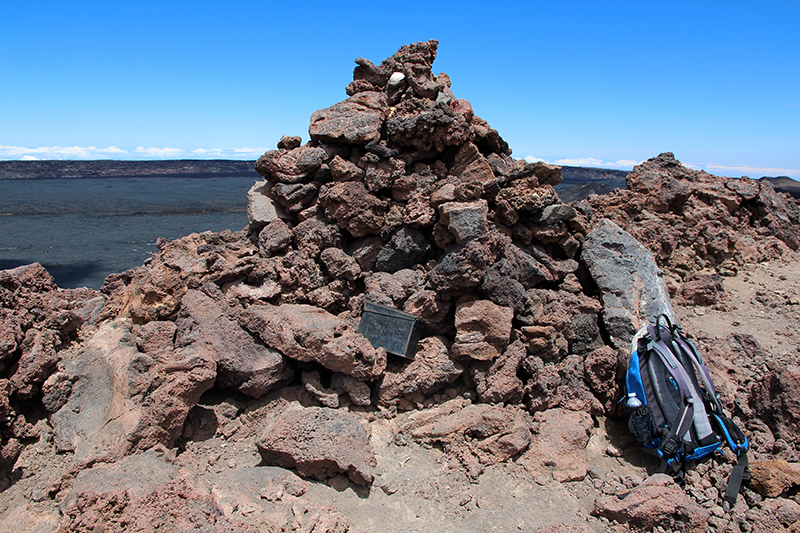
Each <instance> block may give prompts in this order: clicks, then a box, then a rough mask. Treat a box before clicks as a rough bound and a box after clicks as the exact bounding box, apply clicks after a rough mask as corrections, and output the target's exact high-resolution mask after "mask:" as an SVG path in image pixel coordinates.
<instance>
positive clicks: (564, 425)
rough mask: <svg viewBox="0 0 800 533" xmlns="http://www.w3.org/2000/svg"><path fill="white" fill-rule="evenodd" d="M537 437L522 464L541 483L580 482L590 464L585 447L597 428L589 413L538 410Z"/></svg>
mask: <svg viewBox="0 0 800 533" xmlns="http://www.w3.org/2000/svg"><path fill="white" fill-rule="evenodd" d="M533 420H534V423H533V440H532V442H531V445H530V448H529V449H528V450H527V451H526V452H525V453H524V454H523V456H522V457H521V458H520V459H519V463H520V464H521V465H522V466H524V467H525V469H526V470H528V471H530V472H531V473H532V474H533V475H534V477H535V478H536V479H537V480H538V481H539V482H541V483H547V482H549V481H550V480H551V479H555V480H556V481H559V482H564V481H579V480H581V479H583V478H584V477H586V473H587V471H588V470H589V465H588V464H587V462H586V457H585V456H584V454H583V450H584V449H585V448H586V445H587V444H588V443H589V432H590V431H591V429H592V427H593V423H592V418H591V416H589V414H588V413H584V412H577V411H565V410H563V409H559V408H556V409H550V410H548V411H544V412H540V413H536V414H535V415H534V419H533Z"/></svg>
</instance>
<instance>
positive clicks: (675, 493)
mask: <svg viewBox="0 0 800 533" xmlns="http://www.w3.org/2000/svg"><path fill="white" fill-rule="evenodd" d="M592 512H593V514H596V515H601V516H605V517H607V518H611V519H613V520H616V521H617V522H619V523H623V524H627V525H628V526H629V527H630V530H631V531H642V532H644V531H653V530H654V529H655V528H656V527H663V528H666V529H667V530H669V531H687V532H693V533H700V532H702V531H708V519H709V518H710V513H709V512H708V511H707V510H705V509H703V508H702V507H700V506H699V505H698V504H697V503H695V502H694V501H693V500H692V499H691V498H689V496H687V495H686V493H685V492H684V491H683V490H682V489H681V488H680V487H678V486H677V485H676V484H675V483H674V482H673V481H672V478H671V477H669V476H668V475H666V474H655V475H653V476H651V477H649V478H647V479H646V480H645V481H644V482H643V483H642V484H641V485H639V486H638V487H636V488H634V489H633V490H631V491H629V492H626V493H624V494H620V495H618V496H602V497H600V498H598V499H597V500H595V505H594V511H592Z"/></svg>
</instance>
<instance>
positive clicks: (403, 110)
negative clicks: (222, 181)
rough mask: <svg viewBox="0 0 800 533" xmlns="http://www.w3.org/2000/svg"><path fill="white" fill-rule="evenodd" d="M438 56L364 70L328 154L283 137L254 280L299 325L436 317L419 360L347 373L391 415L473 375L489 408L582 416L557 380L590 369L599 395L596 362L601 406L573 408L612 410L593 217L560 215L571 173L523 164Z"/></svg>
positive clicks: (428, 48)
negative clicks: (381, 311)
mask: <svg viewBox="0 0 800 533" xmlns="http://www.w3.org/2000/svg"><path fill="white" fill-rule="evenodd" d="M437 44H438V43H437V42H436V41H429V42H425V43H416V44H412V45H407V46H403V47H402V48H401V49H400V50H399V51H398V52H397V53H396V54H394V55H393V56H391V57H389V58H388V59H386V60H384V61H383V62H382V63H380V65H375V64H373V63H372V62H370V61H369V60H366V59H363V58H359V59H356V63H357V65H358V66H357V67H356V68H355V70H354V73H353V82H352V83H350V84H349V85H348V86H347V88H346V92H347V94H348V95H349V98H347V99H346V100H344V101H342V102H339V103H337V104H334V105H332V106H331V107H328V108H326V109H321V110H319V111H316V112H315V113H314V114H313V115H312V116H311V124H310V126H309V134H310V137H311V140H310V141H309V142H308V143H307V144H305V145H302V146H301V139H300V138H299V137H283V138H282V139H281V140H280V142H279V143H278V149H277V150H272V151H269V152H267V153H266V154H264V155H263V156H262V157H261V158H260V159H259V160H258V161H257V163H256V170H257V171H258V172H259V173H260V174H261V175H262V176H264V178H265V181H264V182H261V183H258V184H256V186H255V187H254V188H253V190H251V192H250V195H249V197H250V202H249V214H250V228H249V229H250V232H251V235H252V238H253V240H254V242H256V243H257V245H258V250H259V255H260V256H261V257H262V258H264V267H262V269H261V272H263V274H262V278H260V279H257V280H254V281H255V282H256V283H259V284H260V285H258V286H259V290H261V291H262V294H264V293H265V292H264V291H266V296H267V297H266V298H263V299H264V300H266V301H268V302H269V303H271V304H277V305H279V307H275V308H274V311H270V313H272V314H275V315H276V316H277V317H279V318H277V319H276V320H279V321H280V322H282V323H284V324H287V323H291V322H292V319H291V318H290V317H289V316H287V313H289V312H290V311H289V310H292V311H291V312H292V313H295V312H300V310H304V311H303V312H304V313H305V312H309V313H310V312H312V311H308V308H305V307H302V306H307V305H311V306H314V309H315V311H313V313H318V312H320V311H319V309H324V310H325V311H326V312H327V313H330V315H331V316H332V315H338V316H339V317H340V318H345V319H348V318H351V319H355V318H357V317H358V316H360V315H361V312H362V308H363V303H364V301H371V302H375V303H379V304H383V305H386V306H390V307H394V308H397V309H401V310H404V311H406V312H408V313H411V314H413V315H415V316H417V317H419V318H421V319H423V320H424V321H425V330H424V334H423V336H424V338H423V340H422V342H421V343H420V352H419V353H418V354H417V356H416V358H415V360H414V361H413V362H408V361H405V360H395V359H394V358H389V360H388V362H387V363H386V365H387V366H386V368H385V369H384V368H383V367H382V366H383V364H384V357H385V356H383V355H381V356H375V357H373V356H369V357H367V359H369V360H370V361H376V362H377V361H379V362H380V364H379V365H378V364H374V365H373V366H372V367H370V368H368V369H364V370H363V371H362V370H359V373H355V372H354V371H348V372H346V373H347V374H348V375H351V376H354V377H356V378H358V379H362V380H372V379H376V378H378V377H380V378H381V379H380V380H379V383H377V384H376V391H375V392H376V399H377V402H378V403H379V404H383V405H398V406H401V407H404V408H409V407H411V406H412V405H414V402H416V403H417V404H420V403H423V402H424V401H425V399H426V398H427V397H428V396H430V395H431V394H433V393H435V392H436V391H437V390H440V389H442V388H444V387H445V386H446V385H447V384H448V383H450V382H453V381H455V380H456V379H458V378H459V377H461V379H462V381H464V382H465V383H467V384H469V386H470V387H471V388H474V390H475V393H476V394H477V398H478V400H479V401H482V402H514V403H517V402H520V401H522V400H523V399H524V400H525V402H526V403H527V404H528V406H529V407H531V409H532V410H539V409H543V408H546V407H547V406H550V405H557V404H561V403H562V401H564V400H565V399H564V397H563V394H559V392H558V389H560V388H561V387H562V386H563V383H564V382H565V380H564V379H563V378H564V377H565V376H563V375H559V373H563V372H564V370H563V369H560V367H558V368H559V370H556V367H555V366H554V367H553V368H552V369H550V370H544V368H545V367H546V366H547V365H549V364H557V363H561V362H562V361H563V360H564V359H565V358H568V357H574V358H576V359H575V360H574V361H572V363H571V364H570V365H569V366H570V367H578V368H581V370H580V372H579V373H580V376H579V377H576V379H574V381H575V382H583V379H582V378H583V370H582V367H583V360H584V358H585V357H587V356H588V355H589V354H593V355H591V358H592V359H593V360H595V359H602V361H603V363H602V364H599V365H595V366H593V367H592V368H600V367H603V370H602V371H601V372H602V375H597V376H595V377H594V378H593V379H592V382H593V383H595V384H596V387H597V388H598V389H599V390H597V391H591V390H590V389H589V388H587V387H581V388H580V389H579V390H578V391H577V392H573V393H571V396H572V397H571V398H570V400H569V401H572V402H573V406H574V407H575V408H579V409H580V408H585V409H587V410H589V411H590V412H596V413H599V412H602V411H603V410H604V405H605V406H606V407H608V406H610V403H609V402H612V401H613V396H614V392H613V391H612V390H611V389H613V387H612V386H609V385H608V378H609V377H610V378H612V379H611V382H612V383H613V377H614V373H615V368H616V355H615V353H614V352H613V350H612V351H610V352H609V350H608V349H607V348H606V349H601V348H603V346H604V344H605V343H604V342H603V338H602V336H601V331H600V325H599V324H598V318H597V317H598V313H599V312H600V310H601V308H602V305H601V303H600V302H599V301H598V300H597V299H595V298H592V297H588V296H586V294H587V293H591V291H592V290H594V287H592V289H590V290H588V291H587V290H586V289H585V287H584V285H585V284H590V283H591V281H590V276H588V275H587V272H585V269H584V271H582V270H581V265H580V264H579V262H578V261H577V260H576V259H577V256H578V250H579V249H580V247H581V243H582V242H583V241H584V239H585V237H586V234H587V232H588V230H589V228H588V227H587V224H586V219H585V217H583V216H582V215H581V214H579V213H578V212H576V210H575V209H574V208H572V207H570V206H568V205H563V204H562V203H561V202H560V201H559V198H558V195H557V194H556V193H555V191H554V189H553V186H554V185H557V184H558V183H559V182H560V181H561V169H560V167H557V166H553V165H548V164H545V163H543V162H536V163H529V162H527V161H524V160H515V159H513V158H512V157H511V150H510V149H509V148H508V145H507V144H506V142H505V141H503V139H502V138H501V137H500V135H499V134H498V133H497V132H496V131H495V130H493V129H492V128H491V127H490V126H489V125H488V124H487V123H486V121H484V120H482V119H481V118H479V117H478V116H476V115H475V113H474V112H473V110H472V107H471V106H470V104H469V102H467V101H466V100H463V99H458V98H456V96H455V95H454V94H453V92H452V90H451V89H450V79H449V77H448V76H447V75H446V74H439V75H438V76H435V75H434V74H433V73H432V70H431V67H432V64H433V61H434V59H435V57H436V48H437ZM286 268H293V269H296V270H297V271H298V273H300V274H299V275H295V276H288V275H284V274H282V270H284V269H286ZM259 313H261V314H263V311H262V310H258V311H253V310H249V309H248V310H247V311H245V313H244V314H243V317H244V318H243V320H244V324H245V327H247V328H248V329H249V330H250V331H252V332H253V333H257V334H259V335H261V337H262V339H264V341H265V342H266V343H267V344H268V345H274V344H275V341H274V340H273V336H272V335H271V334H269V338H265V335H264V333H263V332H264V331H265V329H266V330H269V329H270V328H271V326H270V325H269V324H268V323H265V322H262V321H260V320H257V319H256V315H258V314H259ZM279 336H282V335H279ZM279 349H281V348H279ZM598 350H599V351H598ZM281 351H283V353H284V354H285V355H288V356H290V357H294V356H293V355H290V353H289V352H287V351H285V350H284V349H281ZM364 353H365V354H366V352H364ZM365 357H366V356H365ZM323 365H324V366H326V367H327V368H328V369H331V370H334V371H340V370H341V369H339V368H332V367H331V365H326V364H325V363H323ZM566 372H569V371H568V370H567V371H566ZM543 373H545V374H546V373H551V374H552V375H550V376H548V378H547V379H546V380H542V379H532V377H533V376H535V375H542V374H543ZM520 376H521V377H520ZM567 381H568V380H567ZM409 401H411V403H409Z"/></svg>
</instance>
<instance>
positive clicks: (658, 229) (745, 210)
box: [577, 152, 800, 277]
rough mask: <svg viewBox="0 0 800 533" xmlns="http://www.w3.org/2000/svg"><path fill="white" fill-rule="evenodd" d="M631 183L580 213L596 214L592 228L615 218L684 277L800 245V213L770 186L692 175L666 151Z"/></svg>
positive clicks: (630, 177)
mask: <svg viewBox="0 0 800 533" xmlns="http://www.w3.org/2000/svg"><path fill="white" fill-rule="evenodd" d="M625 181H626V185H627V186H626V188H625V189H617V190H615V191H613V192H612V193H610V194H606V195H592V196H590V197H589V198H588V199H587V200H586V202H582V204H583V205H584V207H581V205H580V204H579V205H577V208H578V211H583V214H587V213H592V215H591V216H590V217H589V218H590V221H589V224H590V225H594V224H596V223H598V222H600V219H602V218H609V219H611V220H613V221H614V222H615V223H616V224H618V225H619V226H620V227H621V228H623V229H624V230H626V231H628V232H629V233H631V235H633V237H635V238H636V239H637V240H638V241H640V242H641V243H642V244H644V245H645V246H647V247H648V248H649V249H650V250H651V251H652V252H653V254H654V255H655V257H656V259H657V261H658V263H659V266H661V267H663V268H667V269H669V270H670V271H672V272H674V273H676V274H678V275H680V276H682V277H685V276H688V275H689V274H690V273H692V272H696V271H698V270H702V269H703V268H717V267H720V266H724V264H725V262H726V261H729V260H733V261H738V262H741V261H745V260H749V261H759V260H768V259H770V258H774V257H778V256H780V255H781V254H782V252H781V250H785V249H786V248H789V249H791V250H797V249H798V247H800V209H799V208H798V206H797V204H796V203H795V202H793V201H792V200H791V198H790V197H788V196H787V195H785V194H782V193H777V192H776V191H775V189H774V188H773V186H772V184H771V183H770V182H769V181H767V180H758V181H756V180H752V179H749V178H747V177H743V178H740V179H733V178H725V177H720V176H713V175H711V174H708V173H706V172H704V171H695V170H691V169H689V168H687V167H685V166H684V165H682V164H681V163H680V161H678V160H677V159H675V155H674V154H672V153H671V152H665V153H662V154H660V155H659V156H658V157H654V158H652V159H649V160H647V161H645V162H644V163H642V164H640V165H637V166H636V167H634V168H633V170H632V171H631V172H630V173H629V174H628V175H627V177H626V178H625ZM587 208H588V210H587Z"/></svg>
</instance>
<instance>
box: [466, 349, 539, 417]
mask: <svg viewBox="0 0 800 533" xmlns="http://www.w3.org/2000/svg"><path fill="white" fill-rule="evenodd" d="M526 356H527V353H526V349H525V344H524V343H523V342H522V341H516V342H514V343H512V344H511V345H510V346H509V347H508V348H507V349H506V350H505V351H504V352H503V353H502V354H501V355H500V356H499V357H497V359H495V360H494V361H477V362H475V363H473V364H472V365H471V366H470V373H471V374H472V380H473V381H474V382H475V388H476V391H477V393H478V399H479V400H480V401H482V402H487V403H519V402H520V401H521V400H522V395H523V386H524V384H523V383H522V380H521V379H519V376H518V375H517V373H518V372H519V369H520V366H522V361H524V360H525V357H526Z"/></svg>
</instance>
